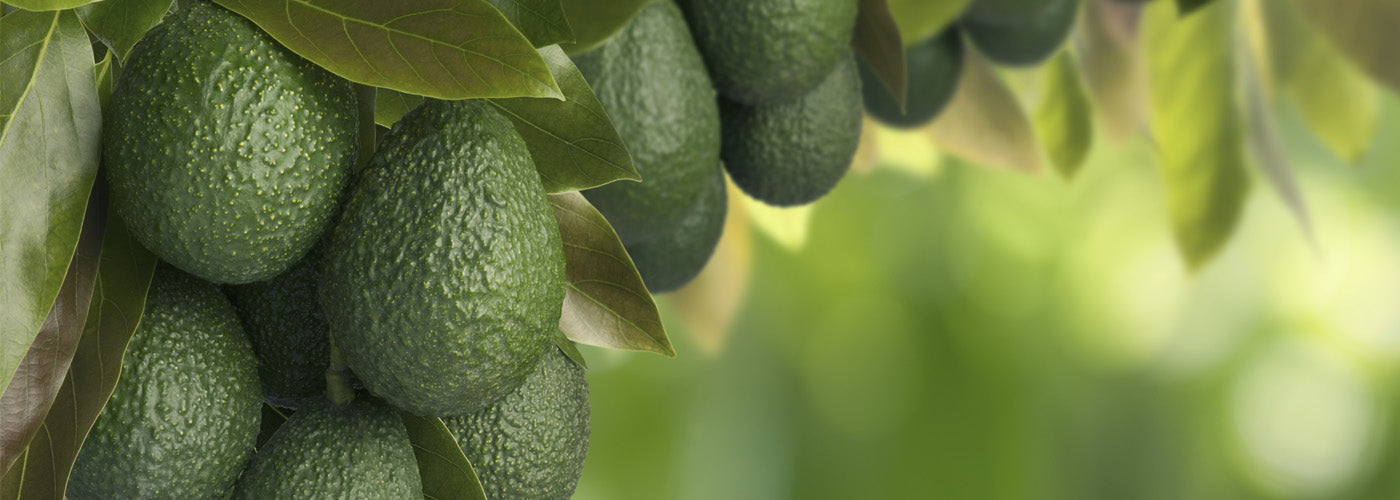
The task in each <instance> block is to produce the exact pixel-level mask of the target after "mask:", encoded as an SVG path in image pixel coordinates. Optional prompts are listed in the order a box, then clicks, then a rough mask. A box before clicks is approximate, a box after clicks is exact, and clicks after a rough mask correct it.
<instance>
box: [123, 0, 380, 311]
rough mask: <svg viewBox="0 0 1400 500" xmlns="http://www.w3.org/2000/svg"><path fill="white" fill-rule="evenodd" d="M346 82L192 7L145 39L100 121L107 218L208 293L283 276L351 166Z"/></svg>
mask: <svg viewBox="0 0 1400 500" xmlns="http://www.w3.org/2000/svg"><path fill="white" fill-rule="evenodd" d="M356 110H357V107H356V103H355V94H354V91H353V90H352V88H351V86H350V83H349V82H347V81H345V80H343V79H340V78H338V77H336V76H335V75H332V74H331V73H329V72H327V71H326V70H324V69H321V68H320V67H317V66H315V65H313V64H311V63H310V62H307V61H306V60H304V59H302V58H301V57H298V56H297V55H295V54H293V53H292V52H290V51H288V50H287V49H285V48H283V47H282V46H281V44H278V43H277V42H276V41H275V40H273V39H272V38H271V37H269V36H268V35H267V34H265V33H263V32H262V31H260V30H259V29H258V28H257V26H255V25H253V23H252V22H250V21H248V20H247V19H244V18H242V17H240V16H238V15H236V14H234V13H232V12H229V11H227V10H224V9H223V8H222V7H219V6H217V5H214V4H213V3H210V2H206V1H202V0H195V1H187V2H181V3H180V9H179V10H178V11H177V12H176V13H174V14H173V15H171V16H170V17H169V18H168V19H166V20H165V21H164V22H162V23H161V24H160V25H158V26H156V27H155V28H154V29H152V30H151V31H150V33H149V34H147V35H146V37H145V38H143V39H142V40H141V43H140V44H138V45H137V46H136V49H135V51H134V52H133V53H132V55H131V57H130V60H129V62H128V63H127V66H126V68H124V69H123V71H122V73H121V77H120V78H119V79H118V81H117V84H116V88H115V89H114V90H113V93H112V98H111V103H110V104H109V105H108V110H107V113H106V114H105V116H104V120H105V121H104V123H103V127H102V130H103V134H102V160H103V162H104V164H105V165H106V167H107V168H106V170H107V179H108V181H109V182H110V183H111V196H112V206H113V207H115V209H116V211H117V213H118V214H119V215H120V216H121V218H122V220H123V221H125V222H126V225H127V227H129V228H131V232H132V234H133V235H135V237H136V239H137V240H138V241H140V242H141V244H142V245H144V246H145V247H146V248H149V249H150V250H151V251H152V252H154V253H155V254H156V255H157V256H159V257H160V258H161V259H162V260H164V261H166V262H169V263H171V264H173V265H174V266H175V267H178V268H180V269H182V270H184V271H186V272H189V273H191V274H194V275H195V276H198V277H200V278H203V279H205V280H207V281H212V282H214V283H249V282H253V281H259V280H265V279H268V278H271V277H273V276H275V275H277V274H278V273H281V272H282V271H283V270H285V269H287V268H288V267H290V266H291V265H292V264H293V263H295V262H296V261H297V260H299V259H301V256H302V255H303V254H305V253H306V251H307V250H308V249H309V248H311V245H312V244H313V243H315V241H316V239H317V238H318V237H319V236H320V235H321V234H322V233H324V232H325V229H326V228H327V227H328V226H329V225H330V224H331V219H332V217H333V216H334V215H335V212H336V210H337V208H338V207H339V203H340V200H341V197H342V192H343V191H344V187H345V185H346V180H347V178H348V176H349V173H350V168H351V166H352V165H353V164H354V163H355V152H356V142H357V134H358V128H357V125H356V123H357V112H356Z"/></svg>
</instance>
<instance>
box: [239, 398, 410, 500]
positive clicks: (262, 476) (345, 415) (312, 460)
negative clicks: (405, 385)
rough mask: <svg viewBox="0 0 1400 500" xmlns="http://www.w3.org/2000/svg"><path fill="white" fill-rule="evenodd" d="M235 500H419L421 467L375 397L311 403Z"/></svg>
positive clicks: (266, 447) (274, 440) (268, 449)
mask: <svg viewBox="0 0 1400 500" xmlns="http://www.w3.org/2000/svg"><path fill="white" fill-rule="evenodd" d="M233 498H235V499H248V500H263V499H277V500H299V499H305V500H320V499H331V498H365V499H376V500H378V499H384V500H395V499H402V500H409V499H412V500H420V499H422V498H423V483H422V480H421V478H420V477H419V475H418V461H417V459H416V458H414V455H413V445H412V444H410V443H409V440H408V430H407V429H405V428H404V425H403V421H402V420H401V419H399V414H398V412H397V411H395V410H394V409H393V408H391V407H389V406H388V405H386V404H384V403H381V402H378V401H375V400H373V399H372V398H366V397H360V398H356V399H355V400H354V401H353V402H351V403H350V404H347V405H344V406H340V405H333V404H331V403H330V402H328V401H326V400H324V399H321V400H312V401H311V402H309V403H308V404H307V405H306V406H305V407H303V408H302V409H300V410H297V412H296V413H293V414H292V416H291V418H288V419H287V421H286V422H284V423H283V424H282V426H281V427H279V428H278V429H277V432H275V433H273V434H272V437H271V438H269V439H268V440H267V443H264V444H263V447H262V449H261V450H258V454H257V455H256V456H254V457H253V463H251V464H249V465H248V471H247V472H245V473H243V478H242V479H239V480H238V489H237V491H236V492H235V493H234V495H233Z"/></svg>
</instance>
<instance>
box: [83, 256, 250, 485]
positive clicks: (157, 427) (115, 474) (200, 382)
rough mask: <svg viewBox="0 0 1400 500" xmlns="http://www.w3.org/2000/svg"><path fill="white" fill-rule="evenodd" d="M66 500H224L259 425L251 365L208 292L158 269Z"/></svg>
mask: <svg viewBox="0 0 1400 500" xmlns="http://www.w3.org/2000/svg"><path fill="white" fill-rule="evenodd" d="M121 363H122V371H121V378H120V379H119V380H118V381H117V385H116V388H115V389H113V391H112V397H111V399H109V400H108V401H107V406H106V407H105V408H103V409H102V413H101V415H100V416H98V418H97V422H96V423H94V424H93V427H92V431H91V432H90V433H89V434H88V436H87V440H86V441H84V442H83V447H82V450H81V451H80V452H79V453H78V458H77V462H76V463H75V464H74V465H73V475H72V477H71V478H70V479H69V481H68V498H73V499H85V498H103V499H105V498H171V499H198V498H222V497H223V496H225V495H227V493H228V491H229V488H231V487H232V486H233V482H234V480H235V479H237V478H238V473H239V472H240V471H242V470H243V465H244V464H245V463H247V461H248V457H249V456H251V455H252V453H253V446H254V445H255V444H256V442H257V438H258V430H259V427H260V423H261V419H262V411H261V410H262V393H261V392H260V390H259V387H258V368H257V359H256V358H254V357H253V350H252V348H250V347H249V346H248V341H247V340H246V339H244V338H243V332H242V331H241V329H240V328H239V326H238V318H237V317H235V316H234V313H233V307H232V306H230V305H229V303H228V300H227V299H225V298H224V296H223V294H222V293H219V290H218V288H216V287H215V286H214V285H212V284H209V283H206V282H203V281H200V280H198V279H196V278H194V277H192V276H189V275H187V274H185V273H183V272H180V271H178V270H176V269H175V268H173V267H169V266H167V265H165V264H161V265H160V266H159V267H158V268H157V269H156V271H155V276H154V277H153V278H152V281H151V288H150V292H149V293H148V295H147V298H146V312H145V314H144V315H143V316H142V317H141V323H140V326H138V327H137V329H136V332H135V333H133V334H132V336H131V341H130V343H129V344H127V348H126V354H125V357H124V358H123V359H122V361H121Z"/></svg>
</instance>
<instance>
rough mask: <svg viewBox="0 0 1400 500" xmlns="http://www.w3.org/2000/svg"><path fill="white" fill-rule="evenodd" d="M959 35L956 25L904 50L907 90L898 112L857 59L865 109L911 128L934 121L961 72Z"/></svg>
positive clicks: (889, 121) (897, 107) (885, 93)
mask: <svg viewBox="0 0 1400 500" xmlns="http://www.w3.org/2000/svg"><path fill="white" fill-rule="evenodd" d="M962 51H963V47H962V36H961V35H960V34H959V32H958V30H957V29H956V28H946V29H944V30H943V32H942V33H939V34H938V35H935V36H932V37H929V38H928V39H926V40H924V41H921V42H919V43H917V44H915V45H914V46H912V47H909V48H908V49H906V50H905V52H904V67H905V68H907V70H908V75H909V80H908V81H909V92H908V95H907V96H906V99H905V107H904V108H905V109H904V111H902V112H901V111H900V109H899V103H898V102H895V100H894V97H893V96H891V95H890V92H889V90H887V89H886V88H885V85H884V83H881V82H880V78H879V77H878V76H875V72H874V71H872V70H871V69H870V66H869V65H867V64H865V61H860V62H859V66H860V82H861V92H862V93H863V94H864V97H865V111H866V112H868V113H870V116H873V117H875V119H877V120H880V122H881V123H884V124H886V125H891V126H895V127H904V128H912V127H918V126H921V125H923V124H926V123H928V122H930V121H933V119H934V118H935V117H937V116H938V113H940V112H942V111H943V108H944V107H946V106H947V105H948V101H950V100H952V98H953V93H954V92H955V91H956V90H957V88H958V77H960V76H961V75H962V64H963V61H962V57H963V54H962Z"/></svg>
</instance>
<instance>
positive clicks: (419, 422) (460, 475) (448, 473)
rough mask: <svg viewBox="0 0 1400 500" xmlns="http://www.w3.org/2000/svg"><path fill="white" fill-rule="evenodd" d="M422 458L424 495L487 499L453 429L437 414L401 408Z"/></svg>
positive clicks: (410, 437) (459, 499)
mask: <svg viewBox="0 0 1400 500" xmlns="http://www.w3.org/2000/svg"><path fill="white" fill-rule="evenodd" d="M399 417H400V418H402V419H403V425H404V427H405V428H407V429H408V440H409V442H411V443H413V454H414V456H416V457H417V458H418V474H419V475H420V476H421V477H422V479H423V496H424V497H425V498H429V499H436V500H486V491H485V490H483V489H482V488H481V480H480V479H477V477H476V469H474V468H472V464H471V462H470V461H468V460H467V456H466V454H464V453H462V448H461V447H459V446H457V439H456V438H454V437H452V431H450V430H448V429H447V425H445V424H443V423H442V419H440V418H437V417H420V416H417V415H414V414H411V413H408V412H405V411H400V412H399Z"/></svg>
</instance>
